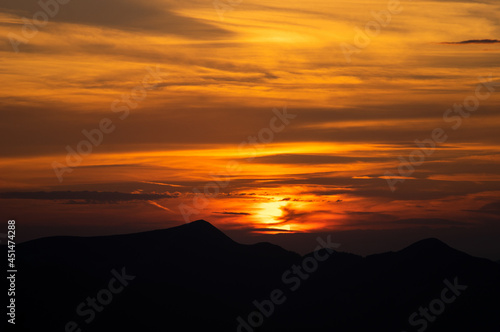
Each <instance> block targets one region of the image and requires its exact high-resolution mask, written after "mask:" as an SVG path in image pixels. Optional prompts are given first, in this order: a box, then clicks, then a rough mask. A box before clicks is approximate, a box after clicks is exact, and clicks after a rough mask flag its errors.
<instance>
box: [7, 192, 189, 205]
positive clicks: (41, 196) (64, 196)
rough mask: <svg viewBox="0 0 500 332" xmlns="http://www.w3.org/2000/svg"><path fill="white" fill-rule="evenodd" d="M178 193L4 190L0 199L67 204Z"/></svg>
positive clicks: (163, 197) (171, 196) (105, 201)
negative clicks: (34, 200)
mask: <svg viewBox="0 0 500 332" xmlns="http://www.w3.org/2000/svg"><path fill="white" fill-rule="evenodd" d="M178 195H179V194H177V193H174V194H170V193H163V194H157V193H152V194H142V193H141V194H131V193H122V192H101V191H50V192H46V191H38V192H4V193H0V199H36V200H53V201H60V200H62V201H66V203H67V204H100V203H118V202H125V201H136V200H140V201H149V200H158V199H165V198H174V197H178Z"/></svg>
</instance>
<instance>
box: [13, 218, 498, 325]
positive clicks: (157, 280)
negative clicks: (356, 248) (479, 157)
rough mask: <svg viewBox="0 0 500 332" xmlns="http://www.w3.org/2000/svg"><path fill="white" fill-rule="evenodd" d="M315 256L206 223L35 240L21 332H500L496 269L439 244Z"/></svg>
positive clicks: (24, 247)
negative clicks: (250, 240)
mask: <svg viewBox="0 0 500 332" xmlns="http://www.w3.org/2000/svg"><path fill="white" fill-rule="evenodd" d="M322 243H323V244H324V243H328V240H327V239H326V238H325V239H319V240H318V244H322ZM318 249H319V250H318V251H316V252H312V253H310V254H307V255H304V256H300V255H298V254H296V253H293V252H290V251H287V250H285V249H283V248H281V247H279V246H276V245H273V244H270V243H258V244H254V245H243V244H239V243H237V242H235V241H233V240H232V239H231V238H229V237H228V236H226V235H225V234H224V233H223V232H221V231H220V230H218V229H217V228H216V227H214V226H212V225H211V224H210V223H208V222H206V221H203V220H199V221H195V222H192V223H189V224H185V225H182V226H177V227H173V228H169V229H163V230H155V231H148V232H142V233H135V234H125V235H113V236H99V237H49V238H42V239H37V240H33V241H29V242H26V243H22V244H19V245H18V246H17V257H16V258H17V262H18V266H19V272H18V275H17V278H18V280H17V284H16V289H17V292H16V301H17V308H16V311H17V316H16V330H17V331H51V332H52V331H68V332H73V331H79V329H80V331H168V330H176V331H200V330H208V331H240V332H253V331H339V332H347V331H384V332H391V331H398V332H401V331H407V332H410V331H419V332H422V331H476V330H478V331H492V332H493V331H495V332H498V331H500V322H499V321H498V319H497V315H498V312H500V304H499V303H500V301H498V299H499V298H500V265H499V264H496V263H495V262H492V261H489V260H486V259H481V258H476V257H472V256H469V255H467V254H465V253H462V252H460V251H457V250H455V249H453V248H451V247H449V246H447V245H446V244H444V243H443V242H441V241H439V240H437V239H425V240H422V241H419V242H416V243H414V244H412V245H410V246H409V247H407V248H405V249H403V250H400V251H397V252H388V253H383V254H376V255H371V256H367V257H361V256H357V255H353V254H349V253H343V252H338V251H335V250H333V249H329V248H321V247H318ZM443 294H444V295H443ZM443 296H444V297H443ZM93 299H96V300H93ZM451 299H453V301H451ZM92 301H94V302H92ZM92 303H93V304H92ZM421 308H422V310H424V311H420V309H421ZM426 308H430V309H428V311H427V314H425V309H426ZM414 313H416V315H414V316H413V319H411V317H412V315H413V314H414Z"/></svg>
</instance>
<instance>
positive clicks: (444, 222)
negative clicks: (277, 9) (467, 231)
mask: <svg viewBox="0 0 500 332" xmlns="http://www.w3.org/2000/svg"><path fill="white" fill-rule="evenodd" d="M394 223H395V224H401V225H412V226H416V225H421V226H462V225H466V223H463V222H459V221H453V220H448V219H441V218H410V219H400V220H396V221H395V222H394Z"/></svg>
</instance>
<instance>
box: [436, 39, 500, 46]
mask: <svg viewBox="0 0 500 332" xmlns="http://www.w3.org/2000/svg"><path fill="white" fill-rule="evenodd" d="M496 43H500V40H498V39H470V40H463V41H459V42H442V43H441V44H444V45H467V44H496Z"/></svg>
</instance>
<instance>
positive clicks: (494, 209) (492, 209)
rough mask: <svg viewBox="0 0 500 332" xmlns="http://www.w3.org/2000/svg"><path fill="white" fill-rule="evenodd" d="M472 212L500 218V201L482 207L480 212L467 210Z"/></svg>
mask: <svg viewBox="0 0 500 332" xmlns="http://www.w3.org/2000/svg"><path fill="white" fill-rule="evenodd" d="M467 211H470V212H478V213H488V214H496V215H499V216H500V201H495V202H491V203H488V204H486V205H484V206H483V207H481V208H480V209H479V210H467Z"/></svg>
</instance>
